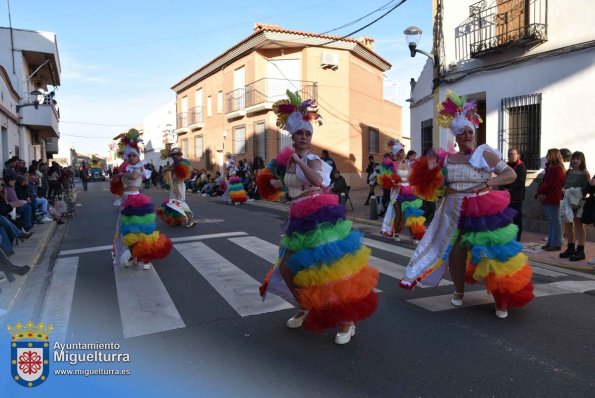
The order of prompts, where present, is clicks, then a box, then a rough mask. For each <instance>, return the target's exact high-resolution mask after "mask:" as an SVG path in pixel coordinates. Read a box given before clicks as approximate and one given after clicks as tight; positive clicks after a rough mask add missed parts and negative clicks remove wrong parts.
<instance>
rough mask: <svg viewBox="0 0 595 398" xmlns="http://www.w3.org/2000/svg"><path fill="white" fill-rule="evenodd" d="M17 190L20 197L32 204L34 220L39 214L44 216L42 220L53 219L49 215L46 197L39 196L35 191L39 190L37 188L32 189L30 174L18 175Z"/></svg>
mask: <svg viewBox="0 0 595 398" xmlns="http://www.w3.org/2000/svg"><path fill="white" fill-rule="evenodd" d="M15 191H16V193H17V197H18V198H19V199H22V200H26V201H27V203H29V204H30V205H31V208H32V211H33V214H32V217H33V220H36V219H37V215H39V216H40V217H43V218H42V219H41V222H49V221H52V219H51V218H50V217H48V201H47V199H46V198H39V197H37V195H36V194H35V193H34V191H35V192H37V188H36V187H33V189H32V187H31V184H30V183H29V174H25V175H24V176H22V177H21V176H19V177H17V184H16V186H15Z"/></svg>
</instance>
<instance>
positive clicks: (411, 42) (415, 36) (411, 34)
mask: <svg viewBox="0 0 595 398" xmlns="http://www.w3.org/2000/svg"><path fill="white" fill-rule="evenodd" d="M403 34H404V35H405V40H406V41H407V45H408V46H409V51H411V58H413V57H415V54H416V53H420V54H423V55H425V56H426V57H428V58H430V59H431V60H432V65H433V66H435V63H434V62H435V61H434V54H430V53H428V52H426V51H424V50H419V49H418V48H417V43H419V40H420V39H421V34H422V31H421V29H420V28H418V27H417V26H410V27H408V28H407V29H405V30H404V31H403Z"/></svg>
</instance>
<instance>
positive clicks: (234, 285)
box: [175, 242, 293, 317]
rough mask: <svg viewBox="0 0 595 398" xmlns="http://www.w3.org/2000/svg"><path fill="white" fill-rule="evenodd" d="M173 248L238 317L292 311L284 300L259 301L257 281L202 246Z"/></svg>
mask: <svg viewBox="0 0 595 398" xmlns="http://www.w3.org/2000/svg"><path fill="white" fill-rule="evenodd" d="M175 248H176V250H178V251H179V252H180V254H182V256H184V258H185V259H186V260H187V261H188V262H189V263H190V264H192V266H193V267H194V268H195V269H196V270H197V271H198V272H199V273H200V274H201V275H202V276H203V277H204V278H205V279H206V280H207V281H208V282H209V283H210V284H211V286H213V288H215V290H216V291H217V293H219V294H220V295H221V297H223V298H224V299H225V301H227V303H228V304H229V305H230V306H231V307H232V308H233V309H234V310H235V311H236V312H237V313H238V314H239V315H240V316H243V317H244V316H248V315H257V314H264V313H267V312H274V311H280V310H283V309H288V308H293V305H291V304H289V303H288V302H286V301H285V300H283V299H281V298H279V297H276V296H272V295H271V297H270V298H267V300H266V301H265V302H262V299H261V298H260V295H259V294H258V287H259V286H260V282H258V281H256V280H255V279H254V278H252V277H251V276H250V275H248V274H246V273H245V272H244V271H242V270H241V269H239V268H238V267H236V266H235V265H233V264H232V263H231V262H230V261H229V260H227V259H226V258H225V257H223V256H221V255H220V254H219V253H217V252H216V251H215V250H213V249H211V248H210V247H208V246H207V245H205V244H204V243H202V242H191V243H182V244H176V245H175Z"/></svg>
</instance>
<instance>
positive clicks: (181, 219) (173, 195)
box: [157, 148, 196, 228]
mask: <svg viewBox="0 0 595 398" xmlns="http://www.w3.org/2000/svg"><path fill="white" fill-rule="evenodd" d="M182 155H183V153H182V151H181V150H180V149H179V148H172V149H171V151H170V152H169V156H171V158H172V160H173V164H172V166H171V168H166V169H165V170H164V171H163V174H164V175H166V174H167V173H168V172H171V176H172V182H171V189H170V191H169V199H165V200H164V201H163V202H162V203H161V206H160V207H159V208H158V209H157V215H158V216H159V218H160V219H161V220H162V221H163V222H165V223H166V224H168V225H170V226H175V225H182V224H184V223H185V225H184V227H186V228H191V227H193V226H195V225H196V221H195V220H194V215H193V213H192V210H191V209H190V206H188V203H186V182H185V181H186V180H187V179H189V178H190V175H191V174H192V165H191V164H190V162H189V161H188V160H187V159H184V158H183V157H182Z"/></svg>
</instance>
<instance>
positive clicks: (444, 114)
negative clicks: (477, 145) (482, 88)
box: [437, 90, 483, 135]
mask: <svg viewBox="0 0 595 398" xmlns="http://www.w3.org/2000/svg"><path fill="white" fill-rule="evenodd" d="M437 123H438V125H439V126H440V127H444V128H448V129H450V131H452V133H453V134H455V135H459V134H461V133H462V132H463V129H464V128H465V127H469V128H471V129H472V130H473V131H474V132H475V129H476V128H477V127H478V126H479V124H480V123H483V120H481V116H479V114H478V113H477V102H476V101H468V102H467V100H466V98H465V96H462V97H459V96H458V95H456V94H455V92H454V91H451V90H449V91H448V92H447V93H446V99H445V100H444V101H442V103H440V104H438V120H437Z"/></svg>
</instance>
